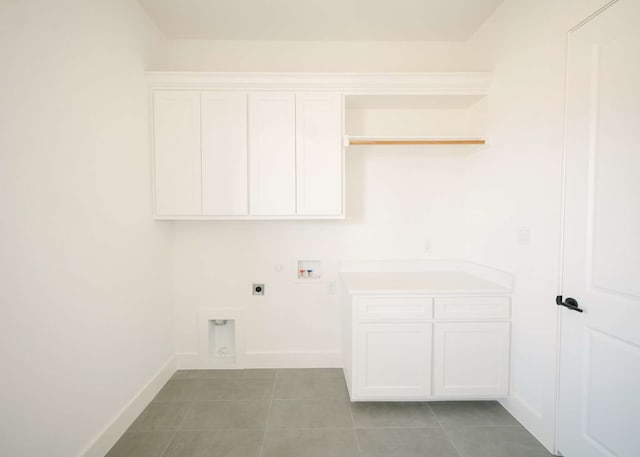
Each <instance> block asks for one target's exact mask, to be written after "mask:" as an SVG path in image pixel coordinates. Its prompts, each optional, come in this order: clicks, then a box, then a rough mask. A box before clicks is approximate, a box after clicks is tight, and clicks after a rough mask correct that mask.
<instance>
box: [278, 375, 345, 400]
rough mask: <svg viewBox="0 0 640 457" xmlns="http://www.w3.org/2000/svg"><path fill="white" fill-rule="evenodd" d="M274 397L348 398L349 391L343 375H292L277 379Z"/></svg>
mask: <svg viewBox="0 0 640 457" xmlns="http://www.w3.org/2000/svg"><path fill="white" fill-rule="evenodd" d="M273 398H288V399H305V398H310V399H313V398H339V399H342V400H347V399H348V398H349V392H348V391H347V385H346V383H345V381H344V379H343V378H341V377H340V378H337V377H313V376H290V377H284V378H278V379H276V385H275V389H274V394H273Z"/></svg>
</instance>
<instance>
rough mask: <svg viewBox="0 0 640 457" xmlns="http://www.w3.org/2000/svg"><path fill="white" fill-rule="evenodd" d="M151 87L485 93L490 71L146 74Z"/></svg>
mask: <svg viewBox="0 0 640 457" xmlns="http://www.w3.org/2000/svg"><path fill="white" fill-rule="evenodd" d="M146 78H147V83H148V85H149V87H150V88H151V89H194V90H207V89H212V90H215V89H224V90H229V89H237V90H298V91H299V90H332V91H341V92H344V93H345V94H347V95H348V94H438V95H466V94H475V95H485V94H487V93H488V92H489V87H490V85H491V79H492V74H491V73H489V72H455V73H254V72H246V73H227V72H216V73H210V72H165V71H151V72H147V73H146Z"/></svg>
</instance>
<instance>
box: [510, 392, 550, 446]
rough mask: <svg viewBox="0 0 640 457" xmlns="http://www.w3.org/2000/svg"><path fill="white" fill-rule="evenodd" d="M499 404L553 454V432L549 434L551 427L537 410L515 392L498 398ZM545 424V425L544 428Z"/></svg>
mask: <svg viewBox="0 0 640 457" xmlns="http://www.w3.org/2000/svg"><path fill="white" fill-rule="evenodd" d="M500 404H501V405H502V406H504V408H505V409H506V410H507V411H509V413H510V414H511V415H512V416H513V417H515V418H516V419H517V421H518V422H520V423H521V424H522V426H523V427H524V428H526V429H527V430H528V431H529V433H531V434H532V435H533V436H535V437H536V439H537V440H538V441H540V442H541V443H542V445H543V446H544V447H546V448H547V450H548V451H549V452H551V453H552V454H553V452H554V446H555V443H554V437H553V434H551V435H549V433H548V432H547V430H549V429H553V428H552V427H549V426H548V424H546V420H545V418H544V417H543V416H542V414H541V413H540V412H539V411H537V410H536V409H535V408H533V407H532V406H531V405H530V404H529V403H527V401H526V400H524V399H523V398H522V397H520V396H519V395H517V394H511V396H510V397H509V398H507V399H504V400H500ZM545 424H546V425H547V426H546V429H545Z"/></svg>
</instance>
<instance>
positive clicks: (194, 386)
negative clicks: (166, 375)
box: [153, 379, 202, 402]
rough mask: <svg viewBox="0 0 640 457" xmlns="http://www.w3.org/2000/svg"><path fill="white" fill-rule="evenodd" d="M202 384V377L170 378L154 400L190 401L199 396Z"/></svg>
mask: <svg viewBox="0 0 640 457" xmlns="http://www.w3.org/2000/svg"><path fill="white" fill-rule="evenodd" d="M201 386H202V380H201V379H170V380H169V381H168V382H167V383H166V384H165V385H164V387H162V389H160V392H158V395H156V397H155V398H154V399H153V401H154V402H175V401H190V400H194V399H195V398H196V397H197V394H198V390H199V389H200V388H201Z"/></svg>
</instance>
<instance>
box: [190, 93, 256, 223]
mask: <svg viewBox="0 0 640 457" xmlns="http://www.w3.org/2000/svg"><path fill="white" fill-rule="evenodd" d="M201 103H202V214H203V215H206V216H239V215H246V214H248V212H249V196H248V191H247V175H248V170H247V94H246V93H244V92H203V93H202V102H201Z"/></svg>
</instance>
